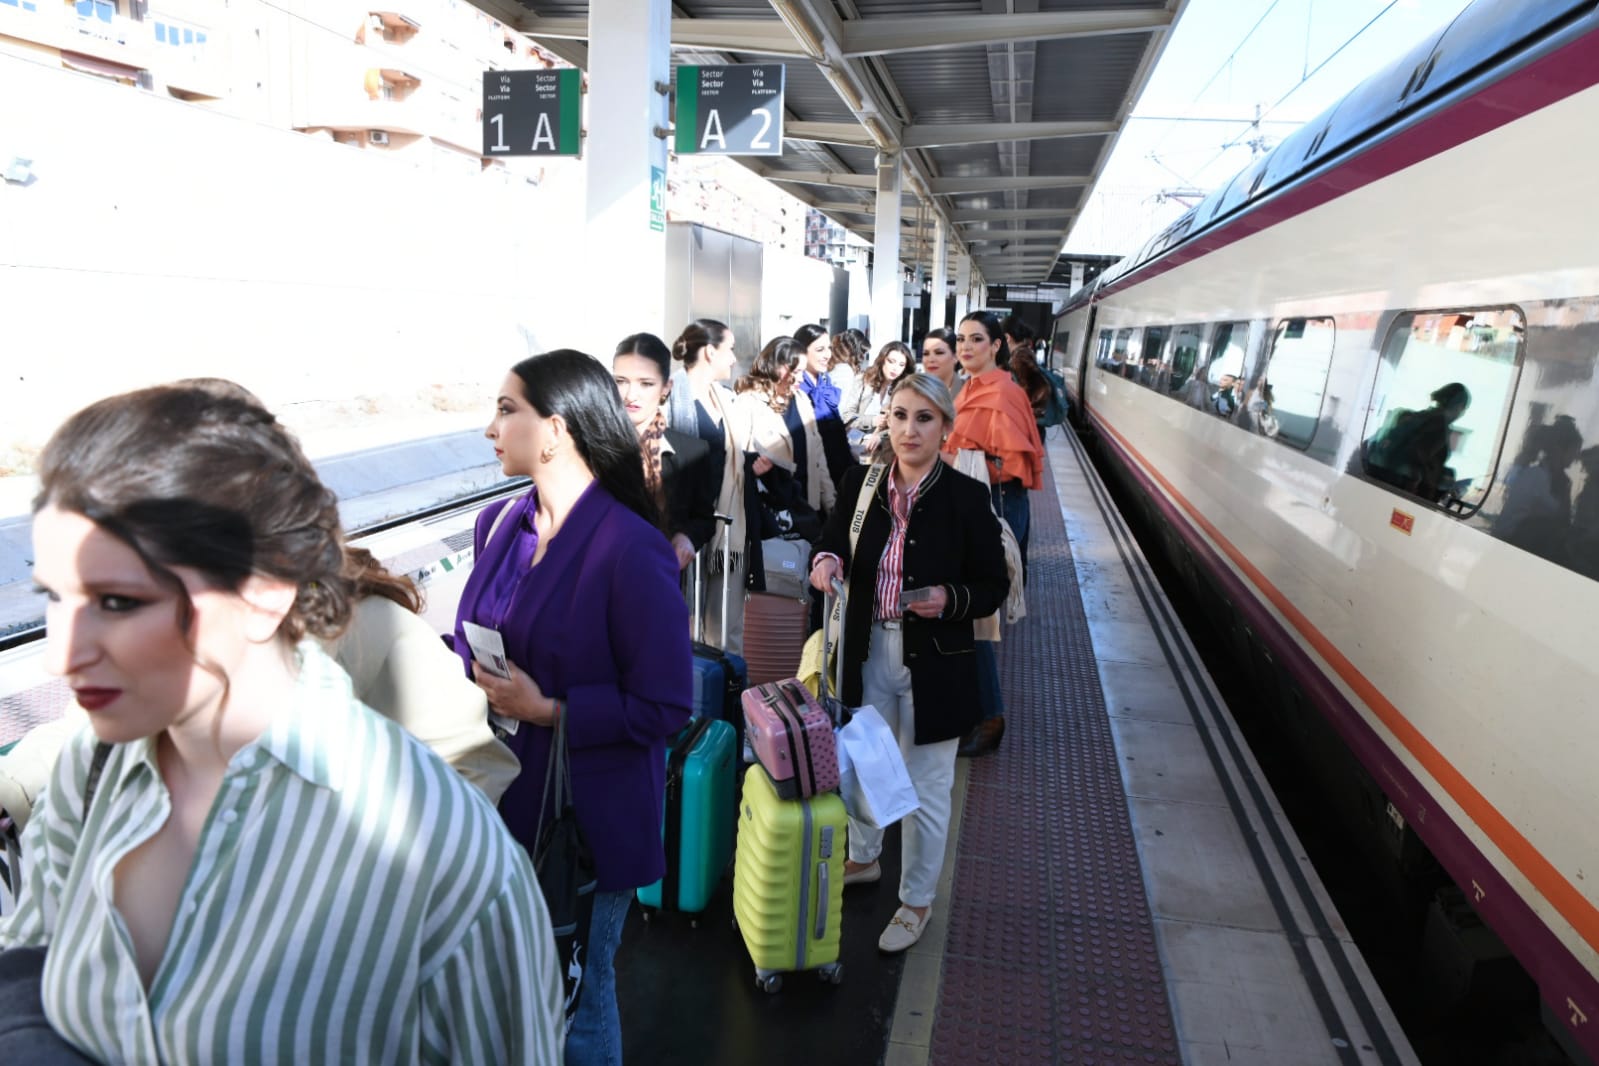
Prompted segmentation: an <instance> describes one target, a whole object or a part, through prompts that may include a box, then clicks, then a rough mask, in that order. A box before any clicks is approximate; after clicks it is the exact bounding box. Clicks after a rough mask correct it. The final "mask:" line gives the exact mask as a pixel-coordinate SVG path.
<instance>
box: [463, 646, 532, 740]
mask: <svg viewBox="0 0 1599 1066" xmlns="http://www.w3.org/2000/svg"><path fill="white" fill-rule="evenodd" d="M461 629H462V631H463V632H465V633H466V642H467V644H469V645H471V647H472V659H473V661H474V662H476V663H477V664H478V665H479V666H481V667H483V669H485V670H487V671H488V672H489V673H491V674H493V675H494V676H495V677H503V678H505V679H506V680H510V677H511V666H510V663H508V662H507V661H506V659H505V641H504V640H503V639H502V638H501V637H500V631H499V630H498V629H490V628H489V627H488V626H480V625H478V624H477V623H475V622H462V623H461ZM489 721H490V722H491V723H493V724H494V725H495V726H497V727H498V728H499V729H500V731H501V732H504V733H510V734H514V733H515V732H516V731H517V729H519V728H520V727H521V723H520V722H518V721H517V720H516V719H515V718H507V717H506V716H505V715H503V714H496V713H494V711H493V710H490V711H489Z"/></svg>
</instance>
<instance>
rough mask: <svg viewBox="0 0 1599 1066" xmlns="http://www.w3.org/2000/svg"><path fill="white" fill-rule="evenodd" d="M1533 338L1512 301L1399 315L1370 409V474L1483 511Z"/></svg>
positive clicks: (1366, 442) (1365, 444)
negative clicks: (1485, 307) (1529, 338)
mask: <svg viewBox="0 0 1599 1066" xmlns="http://www.w3.org/2000/svg"><path fill="white" fill-rule="evenodd" d="M1526 335H1527V326H1526V320H1525V318H1523V317H1522V314H1521V312H1520V311H1517V310H1515V309H1513V308H1506V309H1493V310H1483V311H1450V312H1428V313H1421V314H1407V315H1400V316H1399V317H1398V318H1397V319H1396V320H1395V321H1394V325H1393V328H1392V330H1391V331H1390V332H1389V334H1388V340H1387V342H1386V343H1385V344H1384V345H1383V353H1382V361H1381V362H1380V363H1379V364H1378V369H1377V382H1376V384H1375V386H1373V388H1372V394H1371V407H1370V408H1369V410H1368V411H1367V415H1366V427H1365V433H1364V435H1363V440H1362V444H1361V447H1360V456H1359V461H1360V464H1361V469H1362V470H1363V472H1364V473H1365V474H1366V476H1367V477H1369V478H1372V479H1373V480H1376V481H1379V482H1383V483H1385V484H1388V485H1391V486H1393V487H1395V488H1397V489H1400V490H1401V491H1403V492H1407V493H1409V494H1410V495H1412V496H1416V497H1419V498H1421V499H1423V500H1425V501H1427V502H1428V503H1434V504H1439V505H1442V506H1445V507H1447V508H1449V509H1450V510H1451V511H1454V512H1456V513H1459V514H1471V513H1474V512H1475V511H1476V509H1477V508H1478V507H1480V506H1481V505H1482V501H1483V498H1484V497H1485V496H1486V495H1487V492H1488V489H1489V487H1490V485H1491V482H1492V480H1493V474H1494V466H1495V463H1496V462H1497V460H1498V456H1499V449H1500V445H1501V443H1502V440H1503V437H1504V426H1505V418H1506V414H1507V411H1508V407H1509V403H1510V398H1511V394H1512V393H1513V392H1514V391H1515V387H1516V378H1517V374H1518V372H1519V367H1520V365H1521V352H1522V346H1523V344H1524V342H1525V340H1526Z"/></svg>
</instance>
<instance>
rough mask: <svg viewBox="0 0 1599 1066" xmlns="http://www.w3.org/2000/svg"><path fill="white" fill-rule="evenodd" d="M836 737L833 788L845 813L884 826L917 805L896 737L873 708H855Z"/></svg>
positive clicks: (874, 824)
mask: <svg viewBox="0 0 1599 1066" xmlns="http://www.w3.org/2000/svg"><path fill="white" fill-rule="evenodd" d="M837 736H838V793H839V796H840V797H842V798H843V800H844V809H845V810H847V811H848V812H849V814H850V817H852V818H855V819H857V820H858V821H862V822H865V823H867V824H868V825H872V826H876V827H877V828H878V829H887V828H888V827H889V826H891V825H893V824H894V823H895V822H897V821H899V820H900V819H901V818H903V817H905V816H906V815H907V814H910V813H911V812H912V811H914V810H916V809H917V808H918V807H920V806H921V802H920V801H919V800H918V799H917V798H916V786H915V785H914V784H912V783H911V775H910V773H909V772H908V771H907V770H906V769H905V757H904V756H903V755H901V754H900V750H899V741H898V740H897V739H896V738H895V736H894V732H893V730H891V729H889V728H888V723H887V722H885V721H883V716H882V715H880V714H878V713H877V708H876V707H862V708H861V709H860V710H858V711H856V712H855V714H854V717H852V718H851V719H850V720H849V724H848V725H846V726H844V727H842V728H841V729H839V730H838V731H837Z"/></svg>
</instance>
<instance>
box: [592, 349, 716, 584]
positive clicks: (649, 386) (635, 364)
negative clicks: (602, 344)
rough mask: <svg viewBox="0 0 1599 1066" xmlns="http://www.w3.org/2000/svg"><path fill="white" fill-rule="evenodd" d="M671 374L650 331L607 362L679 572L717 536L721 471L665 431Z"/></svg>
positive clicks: (684, 438)
mask: <svg viewBox="0 0 1599 1066" xmlns="http://www.w3.org/2000/svg"><path fill="white" fill-rule="evenodd" d="M671 370H672V352H671V350H670V349H669V348H667V346H666V343H665V342H664V341H662V340H661V338H659V337H657V336H655V335H654V334H653V333H635V334H633V336H631V337H628V338H626V339H624V340H623V341H622V343H621V344H618V345H617V346H616V355H615V356H614V357H612V359H611V376H612V377H613V378H614V379H615V380H616V389H617V392H618V393H619V394H620V395H621V397H622V406H623V407H625V408H626V409H627V417H628V418H629V419H631V420H632V422H633V428H634V429H636V430H638V437H639V451H640V453H641V454H642V457H643V460H644V480H645V481H646V482H647V483H648V485H649V488H650V491H651V492H653V493H654V494H655V497H656V502H657V503H658V504H660V506H661V514H662V516H663V517H664V518H665V520H666V534H667V536H668V537H670V538H671V540H672V549H673V550H674V551H675V552H677V565H678V568H679V569H684V568H686V567H687V566H688V565H689V564H690V563H692V562H693V561H694V555H695V553H696V552H698V551H699V550H700V549H701V548H703V547H705V545H706V544H707V543H708V542H709V541H710V539H711V535H712V534H713V533H715V532H716V498H717V495H718V494H719V493H720V492H721V489H722V470H721V467H720V466H717V465H714V464H713V463H712V462H711V446H710V445H709V444H707V443H706V442H705V441H703V440H701V439H700V438H698V437H696V436H694V435H692V434H689V433H680V432H678V431H677V430H675V429H670V428H668V427H667V425H666V398H667V396H668V395H670V394H671V391H672V375H671Z"/></svg>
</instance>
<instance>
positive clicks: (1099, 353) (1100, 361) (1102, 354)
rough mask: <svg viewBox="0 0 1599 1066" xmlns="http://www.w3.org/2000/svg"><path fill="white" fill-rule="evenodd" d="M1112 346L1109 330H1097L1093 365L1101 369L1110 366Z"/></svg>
mask: <svg viewBox="0 0 1599 1066" xmlns="http://www.w3.org/2000/svg"><path fill="white" fill-rule="evenodd" d="M1111 348H1112V341H1111V332H1110V330H1108V329H1102V330H1100V331H1099V344H1098V347H1097V348H1096V349H1095V351H1094V365H1095V366H1097V367H1099V368H1100V369H1101V370H1103V369H1105V368H1107V367H1109V366H1110V353H1111Z"/></svg>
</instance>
